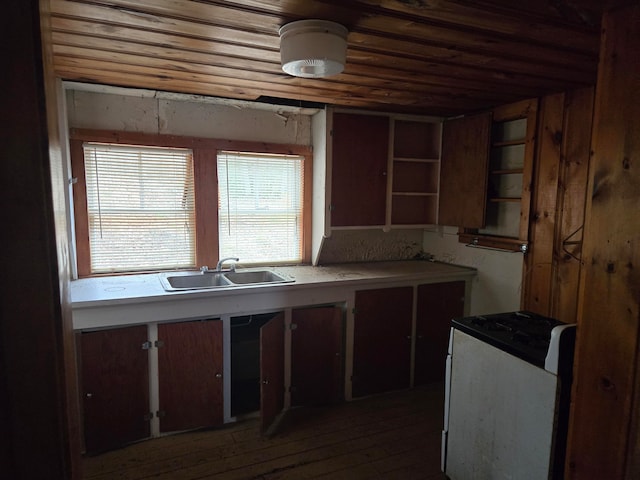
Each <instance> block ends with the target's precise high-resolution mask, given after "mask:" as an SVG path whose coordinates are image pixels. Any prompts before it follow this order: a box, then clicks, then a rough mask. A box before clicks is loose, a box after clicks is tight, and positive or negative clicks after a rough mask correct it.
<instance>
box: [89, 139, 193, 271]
mask: <svg viewBox="0 0 640 480" xmlns="http://www.w3.org/2000/svg"><path fill="white" fill-rule="evenodd" d="M84 159H85V177H86V186H87V213H88V219H89V245H90V250H91V272H92V273H105V272H126V271H141V270H157V269H166V268H180V267H193V266H195V205H194V193H193V183H194V182H193V155H192V153H191V151H190V150H186V149H175V148H159V147H136V146H124V145H108V144H97V143H85V144H84Z"/></svg>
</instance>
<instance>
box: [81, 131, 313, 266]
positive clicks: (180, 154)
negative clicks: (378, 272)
mask: <svg viewBox="0 0 640 480" xmlns="http://www.w3.org/2000/svg"><path fill="white" fill-rule="evenodd" d="M70 152H71V167H72V172H73V177H74V178H75V179H76V183H75V184H74V186H73V214H74V221H75V244H76V260H77V273H78V277H87V276H91V275H97V274H109V273H125V272H142V271H159V270H175V269H195V268H198V267H200V266H204V265H207V266H209V267H212V266H215V265H216V263H217V262H218V260H219V259H220V258H225V257H239V258H240V263H241V264H242V265H243V266H247V265H250V264H262V265H265V264H271V265H274V264H282V263H287V264H296V263H305V262H309V260H310V257H311V235H310V233H311V232H310V230H311V213H310V212H311V187H310V185H311V170H312V164H311V148H310V147H308V146H301V145H280V144H270V143H254V142H243V141H230V140H218V139H204V138H192V137H178V136H165V135H150V134H142V133H129V132H112V131H104V130H81V129H72V130H71V131H70Z"/></svg>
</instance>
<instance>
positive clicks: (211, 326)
mask: <svg viewBox="0 0 640 480" xmlns="http://www.w3.org/2000/svg"><path fill="white" fill-rule="evenodd" d="M158 340H159V342H158V382H159V390H160V412H159V417H160V431H161V432H171V431H176V430H188V429H193V428H198V427H211V426H214V425H220V424H222V422H223V408H222V402H223V400H222V322H221V321H217V320H204V321H196V322H176V323H161V324H159V325H158Z"/></svg>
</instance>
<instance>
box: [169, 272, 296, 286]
mask: <svg viewBox="0 0 640 480" xmlns="http://www.w3.org/2000/svg"><path fill="white" fill-rule="evenodd" d="M293 281H294V279H293V278H290V277H286V276H284V275H280V274H277V273H275V272H273V271H271V270H243V271H226V272H217V271H205V272H184V273H163V274H160V283H161V284H162V287H163V288H164V289H165V290H167V291H176V290H205V289H209V290H213V289H218V288H233V287H239V286H242V285H265V284H273V283H288V282H293Z"/></svg>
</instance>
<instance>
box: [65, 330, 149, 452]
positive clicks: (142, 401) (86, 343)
mask: <svg viewBox="0 0 640 480" xmlns="http://www.w3.org/2000/svg"><path fill="white" fill-rule="evenodd" d="M147 338H148V337H147V326H146V325H140V326H134V327H123V328H112V329H109V330H100V331H95V332H83V333H81V334H80V335H78V339H79V343H80V345H79V350H80V361H81V381H82V390H81V392H82V393H81V394H82V408H83V417H84V443H85V450H86V452H88V453H97V452H101V451H105V450H109V449H113V448H116V447H119V446H122V445H124V444H127V443H130V442H133V441H136V440H140V439H143V438H147V437H149V435H150V430H149V419H150V418H149V413H150V412H149V361H148V352H147V350H144V349H143V344H144V343H145V342H146V341H147Z"/></svg>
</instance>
